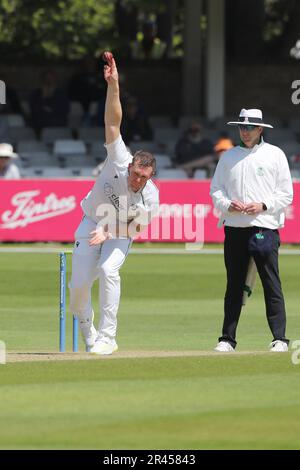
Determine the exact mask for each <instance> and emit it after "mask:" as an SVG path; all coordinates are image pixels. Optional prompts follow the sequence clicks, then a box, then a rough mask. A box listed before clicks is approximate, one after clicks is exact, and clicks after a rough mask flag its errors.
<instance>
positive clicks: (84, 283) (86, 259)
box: [69, 217, 132, 341]
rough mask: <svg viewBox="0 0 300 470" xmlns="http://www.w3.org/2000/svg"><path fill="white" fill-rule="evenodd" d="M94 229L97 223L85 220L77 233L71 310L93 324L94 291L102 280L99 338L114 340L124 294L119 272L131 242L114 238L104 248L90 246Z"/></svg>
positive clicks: (101, 246) (100, 288)
mask: <svg viewBox="0 0 300 470" xmlns="http://www.w3.org/2000/svg"><path fill="white" fill-rule="evenodd" d="M95 229H96V224H95V222H93V221H92V220H91V219H89V218H88V217H84V218H83V219H82V221H81V223H80V224H79V227H78V228H77V230H76V232H75V244H74V250H73V257H72V277H71V280H70V282H69V289H70V310H71V312H72V313H73V314H74V315H76V316H77V317H78V319H79V321H80V322H91V321H92V319H93V316H94V312H93V308H92V301H91V289H92V286H93V283H94V282H95V280H96V279H99V281H100V286H99V305H100V320H99V335H100V337H101V338H103V337H105V338H106V339H107V340H109V341H114V339H115V337H116V331H117V313H118V308H119V303H120V295H121V288H120V284H121V282H120V275H119V270H120V268H121V266H122V264H123V263H124V261H125V259H126V256H127V254H128V252H129V249H130V246H131V243H132V240H131V239H112V240H106V241H105V242H104V243H103V244H102V245H96V246H89V240H90V238H91V236H90V233H91V232H92V231H93V230H95Z"/></svg>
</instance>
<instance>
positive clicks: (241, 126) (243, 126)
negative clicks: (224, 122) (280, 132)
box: [238, 124, 257, 132]
mask: <svg viewBox="0 0 300 470" xmlns="http://www.w3.org/2000/svg"><path fill="white" fill-rule="evenodd" d="M256 127H257V126H253V125H252V124H239V125H238V128H239V130H240V131H248V132H251V131H254V129H255V128H256Z"/></svg>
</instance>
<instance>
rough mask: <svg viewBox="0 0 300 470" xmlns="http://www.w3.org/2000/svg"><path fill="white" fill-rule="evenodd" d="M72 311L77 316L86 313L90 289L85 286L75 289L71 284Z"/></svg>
mask: <svg viewBox="0 0 300 470" xmlns="http://www.w3.org/2000/svg"><path fill="white" fill-rule="evenodd" d="M69 291H70V310H71V312H73V313H76V314H77V315H80V314H81V313H84V312H85V310H86V308H87V306H88V304H89V300H90V287H89V286H86V285H83V286H80V287H74V286H72V284H69Z"/></svg>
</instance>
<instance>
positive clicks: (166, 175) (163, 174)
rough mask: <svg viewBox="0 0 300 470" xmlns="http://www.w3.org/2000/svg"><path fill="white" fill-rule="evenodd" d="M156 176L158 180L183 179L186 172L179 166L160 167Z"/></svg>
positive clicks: (185, 177)
mask: <svg viewBox="0 0 300 470" xmlns="http://www.w3.org/2000/svg"><path fill="white" fill-rule="evenodd" d="M157 178H158V179H160V180H185V179H187V174H186V172H185V171H184V170H181V169H180V168H172V169H169V170H166V169H162V170H159V171H158V175H157Z"/></svg>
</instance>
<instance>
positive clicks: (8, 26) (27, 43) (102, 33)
mask: <svg viewBox="0 0 300 470" xmlns="http://www.w3.org/2000/svg"><path fill="white" fill-rule="evenodd" d="M113 11H114V3H113V2H112V0H101V1H100V0H51V1H50V2H49V0H0V53H1V57H2V60H3V59H4V60H5V59H13V60H18V59H20V58H24V57H26V59H27V60H28V59H30V58H35V59H39V58H40V59H77V58H79V57H82V56H83V55H86V54H92V55H94V54H95V53H96V52H97V50H102V49H103V48H105V47H107V46H108V45H109V43H110V42H113V40H114V30H113V25H114V16H113Z"/></svg>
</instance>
